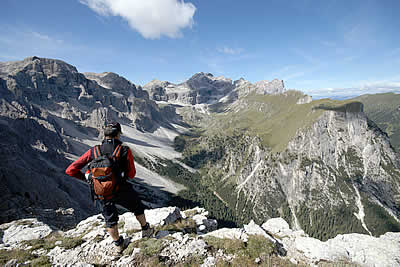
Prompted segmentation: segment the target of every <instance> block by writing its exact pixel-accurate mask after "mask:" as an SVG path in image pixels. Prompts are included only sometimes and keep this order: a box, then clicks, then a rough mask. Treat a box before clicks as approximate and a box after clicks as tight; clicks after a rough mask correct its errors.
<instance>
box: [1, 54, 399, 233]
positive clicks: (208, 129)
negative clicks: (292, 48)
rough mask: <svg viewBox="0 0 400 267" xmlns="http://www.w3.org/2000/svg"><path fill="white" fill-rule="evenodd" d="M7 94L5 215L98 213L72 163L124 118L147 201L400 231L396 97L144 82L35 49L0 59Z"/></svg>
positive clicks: (341, 227)
mask: <svg viewBox="0 0 400 267" xmlns="http://www.w3.org/2000/svg"><path fill="white" fill-rule="evenodd" d="M0 94H1V98H0V101H1V102H0V127H1V132H0V135H1V137H2V138H1V141H0V148H1V150H0V152H1V155H2V160H1V161H0V169H1V181H2V183H1V187H0V195H1V200H0V202H1V203H2V204H1V206H0V211H1V212H0V213H1V215H0V220H1V222H8V221H11V220H15V219H20V218H24V217H29V216H31V215H32V214H34V215H35V216H37V217H41V218H42V219H43V220H47V221H52V220H53V221H54V223H57V220H56V219H55V218H59V217H60V216H62V215H64V217H68V220H69V222H70V225H71V226H72V225H74V224H76V223H78V222H79V221H80V220H82V219H83V218H85V217H87V216H89V215H92V214H94V213H96V209H95V208H94V207H93V205H92V204H91V203H90V200H89V197H88V190H87V186H86V185H85V184H83V183H80V182H78V181H75V180H74V179H72V178H70V177H67V176H66V175H65V174H64V170H65V168H66V166H68V164H69V163H70V162H71V160H74V159H76V158H77V157H78V156H79V155H80V154H82V153H84V152H85V151H86V150H87V149H88V148H89V147H90V146H93V145H94V144H96V143H98V142H99V140H101V138H102V131H101V129H102V127H103V126H104V123H105V121H107V120H118V121H119V122H120V123H121V124H122V129H123V139H122V140H123V141H124V142H125V143H126V144H127V145H129V146H130V147H131V148H132V150H133V151H134V156H135V160H136V163H137V168H138V175H137V178H136V179H135V181H136V182H135V184H134V186H135V187H136V188H137V189H138V190H139V191H140V193H141V194H142V196H143V197H144V198H145V202H146V204H147V205H148V206H152V207H157V206H158V207H159V206H163V205H166V204H167V203H173V204H176V205H178V206H181V207H190V206H193V205H197V204H200V205H203V206H205V207H206V208H207V209H208V210H210V213H211V215H212V216H213V217H215V218H217V219H219V220H221V221H223V222H225V223H226V224H228V225H229V224H232V225H243V224H244V223H248V222H249V221H250V220H251V219H253V220H255V222H256V223H262V222H265V221H266V220H268V219H270V218H274V217H282V218H284V219H285V220H286V221H287V222H288V223H289V225H290V227H291V228H292V229H294V230H304V231H305V232H306V233H307V234H308V235H310V236H312V237H315V238H319V239H321V240H327V239H329V238H333V237H335V236H336V235H337V234H344V233H353V232H354V233H364V234H369V235H373V236H379V235H381V234H384V233H386V232H393V231H400V161H399V154H398V144H399V143H398V136H399V131H400V130H399V129H400V128H399V127H398V125H397V124H398V123H397V122H398V121H399V120H398V119H397V118H398V117H397V116H398V114H400V110H398V106H399V105H400V103H399V102H396V100H395V97H397V95H393V96H388V97H381V98H379V96H361V97H359V98H355V99H350V100H345V101H337V100H330V99H320V100H312V98H311V97H310V96H307V95H305V94H304V93H302V92H299V91H295V90H286V89H285V86H284V83H283V81H281V80H277V79H275V80H272V81H270V82H268V81H260V82H257V83H254V84H252V83H250V82H248V81H246V80H244V79H240V80H237V81H232V80H231V79H229V78H225V77H223V76H221V77H214V76H213V75H212V74H210V73H197V74H195V75H193V76H192V77H191V78H189V79H188V80H187V81H185V82H183V83H180V84H173V83H170V82H167V81H158V80H153V81H151V82H150V83H148V84H146V85H144V86H143V87H141V86H137V85H135V84H133V83H132V82H130V81H128V80H127V79H125V78H123V77H121V76H119V75H118V74H115V73H111V72H105V73H102V74H96V73H79V72H78V70H77V69H76V68H75V67H74V66H72V65H69V64H67V63H65V62H63V61H60V60H54V59H46V58H39V57H30V58H26V59H25V60H23V61H16V62H2V63H0ZM372 99H374V100H372ZM388 99H389V100H393V103H392V104H390V105H388V104H387V102H386V101H388ZM396 99H397V98H396ZM380 102H382V103H381V104H378V103H380ZM396 105H397V106H396ZM383 106H385V107H390V109H383V110H385V112H381V110H382V107H383ZM386 110H387V111H386ZM70 208H73V210H74V212H73V213H70V212H67V211H68V210H69V209H70ZM59 223H60V224H62V222H61V220H60V222H59ZM222 225H223V224H222ZM57 226H59V227H60V225H57ZM65 227H66V226H65Z"/></svg>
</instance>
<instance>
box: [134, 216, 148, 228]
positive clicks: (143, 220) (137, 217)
mask: <svg viewBox="0 0 400 267" xmlns="http://www.w3.org/2000/svg"><path fill="white" fill-rule="evenodd" d="M136 219H137V220H138V221H139V223H140V226H142V227H144V226H145V225H146V223H147V222H146V216H145V215H144V214H140V215H136Z"/></svg>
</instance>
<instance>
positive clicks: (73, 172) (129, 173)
mask: <svg viewBox="0 0 400 267" xmlns="http://www.w3.org/2000/svg"><path fill="white" fill-rule="evenodd" d="M123 148H126V149H127V155H126V161H127V164H126V170H124V171H125V177H129V179H133V178H134V177H135V175H136V168H135V162H134V160H133V155H132V152H131V150H130V149H129V147H123ZM91 150H92V149H89V150H88V151H86V153H85V154H83V155H82V156H81V157H80V158H79V159H77V160H76V161H74V162H73V163H72V164H71V165H69V166H68V168H67V169H66V170H65V173H66V174H68V175H69V176H72V177H75V178H77V179H79V180H82V181H85V175H84V174H83V173H82V172H81V169H82V168H83V167H85V166H86V164H88V163H90V162H91V161H92V160H93V158H92V155H91ZM121 160H124V159H123V158H122V159H121Z"/></svg>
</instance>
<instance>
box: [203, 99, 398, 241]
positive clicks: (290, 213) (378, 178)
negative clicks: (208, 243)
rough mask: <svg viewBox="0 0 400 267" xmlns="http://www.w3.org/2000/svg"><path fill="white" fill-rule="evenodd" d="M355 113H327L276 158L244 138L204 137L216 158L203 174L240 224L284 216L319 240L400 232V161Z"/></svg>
mask: <svg viewBox="0 0 400 267" xmlns="http://www.w3.org/2000/svg"><path fill="white" fill-rule="evenodd" d="M361 111H362V106H359V105H358V106H357V104H355V105H348V106H346V107H345V108H344V109H343V110H325V111H324V112H323V114H322V116H321V117H319V118H318V120H317V121H316V122H315V123H313V124H312V126H311V127H309V128H307V129H303V130H299V131H298V132H297V134H296V135H295V136H294V138H293V139H292V140H291V141H290V142H289V144H288V146H287V149H285V150H284V151H283V152H279V153H272V152H271V151H270V150H269V149H268V148H267V147H265V146H264V145H263V144H262V143H261V140H260V139H259V138H257V137H250V136H247V135H246V134H244V135H243V134H242V133H237V134H236V135H233V136H230V137H223V136H220V137H209V138H205V139H204V140H203V142H205V143H204V144H205V145H204V146H203V147H207V151H209V154H210V155H214V153H217V151H219V152H218V154H219V155H220V156H219V157H212V158H211V159H210V160H209V164H207V166H206V167H205V169H207V170H208V175H209V177H213V179H212V180H214V182H215V183H216V184H217V186H216V188H217V192H218V193H219V195H220V196H221V197H222V198H223V199H224V200H225V201H227V202H228V203H229V204H230V206H231V207H233V208H235V209H236V212H237V214H238V215H239V216H242V218H251V217H253V216H255V218H256V219H257V220H258V221H262V220H265V219H267V218H270V217H275V216H283V217H285V218H286V219H287V220H288V221H289V222H290V223H291V225H293V227H294V228H296V229H303V230H305V231H306V232H307V233H309V234H311V235H313V236H315V237H318V238H321V239H324V240H325V239H327V238H330V237H333V236H334V235H336V234H338V233H349V232H359V233H370V234H373V235H380V234H382V233H384V232H385V231H390V230H393V231H400V224H399V219H400V209H399V205H398V204H399V203H398V196H399V195H400V162H399V158H398V155H397V154H396V153H395V152H394V151H393V149H392V148H391V146H390V143H389V141H388V137H387V135H386V134H385V133H383V132H382V131H381V130H380V129H379V128H377V127H376V126H375V125H374V124H373V122H371V121H369V120H368V118H367V117H366V116H365V114H364V113H362V112H361ZM232 189H234V191H235V194H234V195H233V196H232V193H231V192H232ZM328 225H329V229H327V228H326V227H328ZM324 229H326V230H324Z"/></svg>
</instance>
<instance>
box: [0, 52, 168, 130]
mask: <svg viewBox="0 0 400 267" xmlns="http://www.w3.org/2000/svg"><path fill="white" fill-rule="evenodd" d="M87 76H88V77H89V78H92V79H93V80H92V79H87V78H86V77H85V75H83V74H81V73H79V72H78V71H77V69H76V68H75V67H73V66H71V65H69V64H67V63H65V62H63V61H61V60H54V59H46V58H38V57H30V58H26V59H25V60H24V61H17V62H6V63H0V78H1V79H2V80H3V82H0V86H1V87H2V90H5V89H7V90H8V91H9V94H10V93H11V94H12V99H13V100H16V101H18V102H19V103H20V104H22V105H26V103H27V102H29V103H34V104H36V105H39V106H42V107H43V109H44V112H47V111H49V112H51V113H57V114H61V117H62V118H65V119H69V120H70V119H74V120H79V121H80V123H81V124H82V125H85V126H89V127H94V128H101V126H102V124H101V123H100V124H99V122H103V123H104V119H108V120H117V119H118V120H121V119H125V120H130V121H132V123H134V124H137V125H138V127H139V128H141V129H145V130H155V129H156V128H157V127H158V125H160V124H162V123H168V121H163V119H162V116H161V115H160V110H159V109H158V107H157V105H156V104H155V103H154V102H153V101H150V100H149V99H148V94H147V92H146V91H143V90H142V89H141V88H140V87H139V88H136V86H135V85H134V84H132V83H131V82H129V81H127V80H126V79H124V78H123V77H120V76H119V75H117V74H114V73H103V74H93V73H91V74H87ZM4 81H5V83H6V86H4ZM99 83H100V84H102V85H104V86H105V87H103V86H101V85H99ZM4 87H5V88H4ZM110 89H111V90H110ZM142 102H144V103H145V105H141V103H142ZM137 105H140V106H141V111H142V112H141V113H137V112H135V111H136V110H137V108H136V106H137ZM171 115H172V114H171ZM143 116H150V117H147V118H144V117H143ZM170 117H171V116H170ZM149 121H151V122H152V123H151V125H149ZM142 122H143V124H142Z"/></svg>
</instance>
